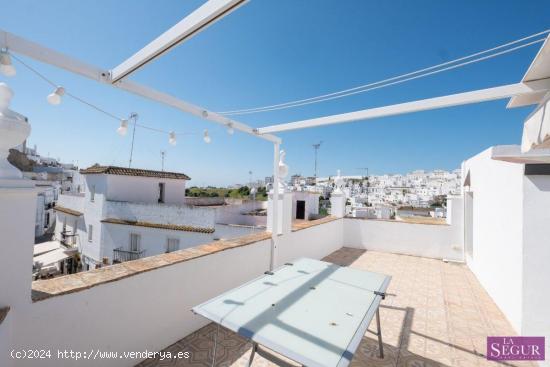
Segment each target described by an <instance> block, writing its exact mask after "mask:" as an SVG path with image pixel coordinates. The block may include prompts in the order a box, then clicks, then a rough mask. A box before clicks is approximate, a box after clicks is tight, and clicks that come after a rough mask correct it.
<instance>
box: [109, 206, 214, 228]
mask: <svg viewBox="0 0 550 367" xmlns="http://www.w3.org/2000/svg"><path fill="white" fill-rule="evenodd" d="M104 205H105V209H104V212H103V218H119V219H127V220H137V221H143V222H150V223H164V224H177V225H188V226H196V227H202V228H214V224H215V218H216V209H214V208H209V207H196V206H188V205H170V204H158V203H155V204H148V203H128V202H120V201H106V202H105V204H104Z"/></svg>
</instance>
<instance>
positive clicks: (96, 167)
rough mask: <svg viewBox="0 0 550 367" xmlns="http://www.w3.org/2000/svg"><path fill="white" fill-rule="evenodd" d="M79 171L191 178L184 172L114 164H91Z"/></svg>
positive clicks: (178, 178) (179, 178)
mask: <svg viewBox="0 0 550 367" xmlns="http://www.w3.org/2000/svg"><path fill="white" fill-rule="evenodd" d="M80 173H82V174H84V175H86V174H106V175H118V176H140V177H156V178H172V179H176V180H190V179H191V178H190V177H189V176H187V175H186V174H184V173H179V172H166V171H153V170H148V169H139V168H127V167H116V166H100V165H93V166H91V167H88V168H85V169H81V170H80Z"/></svg>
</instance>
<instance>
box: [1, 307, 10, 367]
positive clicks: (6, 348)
mask: <svg viewBox="0 0 550 367" xmlns="http://www.w3.org/2000/svg"><path fill="white" fill-rule="evenodd" d="M11 324H12V315H10V312H8V314H7V315H6V318H5V319H4V321H3V322H0V366H4V367H11V366H13V359H12V358H11V356H10V351H11V347H12V343H13V341H12V335H13V328H12V325H11Z"/></svg>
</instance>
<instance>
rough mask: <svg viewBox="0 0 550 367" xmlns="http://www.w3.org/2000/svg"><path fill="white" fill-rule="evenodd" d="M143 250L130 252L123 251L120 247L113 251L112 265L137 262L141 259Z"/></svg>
mask: <svg viewBox="0 0 550 367" xmlns="http://www.w3.org/2000/svg"><path fill="white" fill-rule="evenodd" d="M144 253H145V250H139V251H132V250H125V249H123V248H122V247H119V248H116V249H114V250H113V263H121V262H124V261H131V260H137V259H140V258H142V257H143V254H144Z"/></svg>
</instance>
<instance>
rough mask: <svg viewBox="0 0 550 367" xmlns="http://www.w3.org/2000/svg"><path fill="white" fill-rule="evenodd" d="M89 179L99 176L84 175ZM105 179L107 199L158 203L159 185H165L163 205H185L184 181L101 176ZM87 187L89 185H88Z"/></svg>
mask: <svg viewBox="0 0 550 367" xmlns="http://www.w3.org/2000/svg"><path fill="white" fill-rule="evenodd" d="M86 176H88V177H87V181H88V178H89V177H93V176H101V175H86ZM103 176H106V177H107V190H108V191H107V199H108V200H118V201H131V202H141V203H150V204H156V203H158V197H159V183H160V182H163V183H164V184H165V192H164V194H165V203H167V204H178V205H182V204H184V203H185V182H186V181H185V180H175V179H164V178H162V179H161V178H155V177H136V176H118V175H103ZM88 187H89V183H88Z"/></svg>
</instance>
